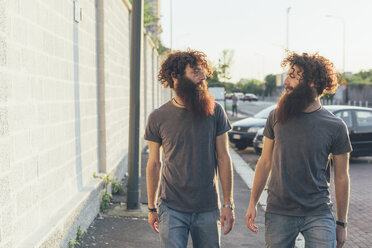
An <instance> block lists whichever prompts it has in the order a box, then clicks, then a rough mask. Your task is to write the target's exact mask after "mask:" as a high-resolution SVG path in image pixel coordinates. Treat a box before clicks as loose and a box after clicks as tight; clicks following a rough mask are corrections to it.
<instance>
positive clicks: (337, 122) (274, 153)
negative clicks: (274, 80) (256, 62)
mask: <svg viewBox="0 0 372 248" xmlns="http://www.w3.org/2000/svg"><path fill="white" fill-rule="evenodd" d="M287 65H289V71H288V76H287V78H286V79H285V81H284V85H285V92H284V93H283V95H282V96H281V98H280V99H279V101H278V106H277V109H276V110H273V111H272V112H271V113H270V115H269V117H268V119H267V122H266V125H265V129H264V133H263V134H264V147H263V152H262V155H261V157H260V159H259V161H258V163H257V166H256V170H255V176H254V182H253V188H252V194H251V198H250V202H249V206H248V209H247V213H246V216H245V220H246V223H247V227H248V228H249V229H250V230H252V231H253V232H257V231H258V227H257V226H256V225H255V217H256V214H257V203H258V201H259V198H260V196H261V193H262V191H263V189H264V187H265V185H266V182H267V179H268V177H269V174H270V172H271V177H270V182H269V186H268V198H267V207H266V213H265V242H266V247H294V245H295V240H296V237H297V235H298V234H299V233H300V232H301V233H302V234H303V236H304V238H305V243H306V247H336V245H337V247H342V246H343V244H344V243H345V241H346V237H347V212H348V206H349V192H350V188H349V187H350V186H349V172H348V170H349V153H350V152H351V150H352V149H351V144H350V140H349V135H348V129H347V126H346V124H345V123H344V122H343V121H342V120H341V119H339V118H337V117H335V116H334V115H333V114H332V113H330V112H329V111H327V110H326V109H325V108H323V107H322V106H321V104H320V100H319V98H320V97H321V96H322V95H323V94H324V93H334V92H335V90H336V88H337V86H338V84H337V76H336V73H335V71H334V67H333V64H332V63H331V62H330V61H329V60H328V59H326V58H324V57H322V56H320V55H318V54H317V53H316V54H313V55H309V54H307V53H303V54H302V55H300V54H296V53H291V54H289V55H288V57H287V58H285V59H284V60H283V62H282V66H283V67H286V66H287ZM331 154H332V157H333V162H334V163H333V164H334V185H335V196H336V209H337V216H336V223H335V220H334V216H333V215H332V202H331V198H330V192H329V186H330V163H329V157H330V155H331Z"/></svg>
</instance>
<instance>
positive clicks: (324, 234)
mask: <svg viewBox="0 0 372 248" xmlns="http://www.w3.org/2000/svg"><path fill="white" fill-rule="evenodd" d="M300 232H301V233H302V235H303V236H304V238H305V247H306V248H312V247H319V248H323V247H324V248H326V247H327V248H328V247H329V248H334V247H336V226H335V220H334V218H333V215H332V213H329V214H324V215H318V216H300V217H298V216H288V215H280V214H273V213H268V212H266V213H265V241H266V247H270V248H275V247H278V248H279V247H280V248H283V247H294V245H295V241H296V237H297V235H298V234H299V233H300Z"/></svg>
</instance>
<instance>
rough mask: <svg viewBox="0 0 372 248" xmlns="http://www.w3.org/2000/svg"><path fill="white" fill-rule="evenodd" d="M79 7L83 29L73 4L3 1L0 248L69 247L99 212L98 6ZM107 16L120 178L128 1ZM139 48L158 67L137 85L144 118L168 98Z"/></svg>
mask: <svg viewBox="0 0 372 248" xmlns="http://www.w3.org/2000/svg"><path fill="white" fill-rule="evenodd" d="M77 2H78V3H79V5H80V7H81V8H82V17H83V19H82V20H81V21H80V22H79V23H77V22H75V21H74V18H73V14H74V0H54V1H41V0H34V1H29V0H8V1H0V248H3V247H27V248H29V247H48V248H50V247H67V243H68V240H69V239H70V238H75V236H76V231H77V228H78V226H81V227H82V229H83V230H84V229H86V228H87V227H88V226H89V224H90V223H91V221H92V220H93V219H94V217H95V216H96V214H97V213H98V209H99V199H100V197H99V195H100V189H101V182H100V181H99V180H97V179H93V177H92V174H93V172H99V157H98V149H99V145H100V144H99V142H98V118H99V113H98V107H97V105H98V99H97V95H98V92H97V90H98V87H97V85H98V78H97V19H96V14H97V13H96V11H97V9H96V1H91V0H78V1H77ZM104 11H105V20H104V30H105V34H104V48H105V54H104V56H105V64H104V67H105V85H106V96H105V104H106V109H105V113H106V132H107V139H106V151H107V158H106V163H107V170H106V171H107V172H110V173H114V174H116V175H119V176H120V175H121V176H123V172H125V171H126V164H127V162H126V158H127V150H128V128H129V85H130V82H129V63H130V62H129V60H130V56H129V52H130V39H129V37H130V4H129V3H128V1H127V0H110V1H104ZM144 43H145V44H146V50H147V52H146V56H145V55H144V62H143V63H144V64H146V66H147V67H148V68H156V70H150V69H149V70H147V72H146V84H145V83H144V80H143V86H144V87H145V86H146V96H147V97H148V99H147V103H146V105H144V104H142V110H141V111H142V112H141V113H146V115H148V114H149V113H150V112H151V110H152V109H154V108H156V107H158V106H159V105H161V104H162V103H164V102H165V101H167V100H168V99H169V97H170V91H169V90H164V89H163V88H162V87H161V86H160V85H159V84H158V83H157V82H154V81H153V80H154V79H155V78H156V75H154V74H157V69H158V67H159V64H158V61H159V60H158V55H157V54H156V51H155V49H154V48H153V47H152V46H151V44H150V42H149V41H148V40H147V41H146V42H145V41H144ZM152 61H154V62H152ZM143 92H145V91H143ZM154 92H157V94H156V93H154ZM156 95H158V96H159V97H158V100H156ZM146 115H145V116H144V120H143V122H142V124H141V130H143V129H144V125H145V119H146V118H147V116H146ZM142 132H143V131H142ZM142 135H143V133H142Z"/></svg>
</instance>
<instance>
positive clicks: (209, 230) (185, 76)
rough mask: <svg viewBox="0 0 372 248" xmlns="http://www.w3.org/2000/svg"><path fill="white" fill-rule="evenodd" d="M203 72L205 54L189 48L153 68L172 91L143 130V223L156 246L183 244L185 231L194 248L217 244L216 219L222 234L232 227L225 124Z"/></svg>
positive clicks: (209, 72)
mask: <svg viewBox="0 0 372 248" xmlns="http://www.w3.org/2000/svg"><path fill="white" fill-rule="evenodd" d="M206 74H207V75H208V76H211V75H212V70H211V68H210V66H209V65H208V62H207V59H206V55H205V54H204V53H202V52H199V51H194V50H188V51H185V52H182V51H177V52H173V53H171V54H169V55H168V56H167V58H166V59H165V61H164V62H163V63H162V65H161V69H160V72H159V76H158V78H159V81H160V82H161V83H162V84H163V85H164V86H165V87H169V88H171V89H172V90H174V93H175V96H174V98H173V99H172V100H170V101H169V102H167V103H165V104H164V105H162V106H161V107H160V108H158V109H156V110H154V111H153V112H152V113H151V114H150V116H149V118H148V123H147V127H146V131H145V139H146V140H147V141H148V146H149V151H150V154H149V160H148V163H147V170H146V171H147V194H148V207H149V214H148V223H149V225H150V226H151V228H152V229H153V230H154V231H155V232H158V233H160V242H161V246H162V247H180V248H186V247H187V242H188V237H189V234H191V238H192V241H193V245H194V247H220V233H221V223H222V229H224V227H225V222H226V223H227V224H226V229H225V232H224V234H227V233H229V232H230V230H231V229H232V227H233V225H234V220H235V216H234V202H233V190H232V188H233V174H232V163H231V158H230V155H229V152H228V138H227V131H228V130H230V124H229V121H228V120H227V117H226V113H225V111H224V110H223V108H222V107H221V106H220V105H219V104H218V103H216V102H215V101H214V99H213V97H212V96H211V95H210V94H209V92H208V90H207V83H206V81H205V79H206ZM160 148H162V150H163V151H164V155H165V156H164V157H165V159H164V161H165V163H164V166H163V168H162V170H161V167H162V163H161V158H162V156H161V149H160ZM160 173H161V180H160ZM217 175H219V176H220V181H221V186H222V191H223V192H222V193H223V202H224V204H223V207H222V212H220V200H219V192H218V178H217ZM159 181H160V182H161V183H160V190H159V189H158V188H159Z"/></svg>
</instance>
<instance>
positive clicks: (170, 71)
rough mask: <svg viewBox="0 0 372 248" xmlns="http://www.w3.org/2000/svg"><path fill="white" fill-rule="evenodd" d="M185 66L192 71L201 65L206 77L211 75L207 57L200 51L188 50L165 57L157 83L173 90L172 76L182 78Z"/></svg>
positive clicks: (211, 71)
mask: <svg viewBox="0 0 372 248" xmlns="http://www.w3.org/2000/svg"><path fill="white" fill-rule="evenodd" d="M187 65H190V67H191V68H193V69H195V68H196V67H197V66H198V65H201V66H202V68H203V70H204V73H205V74H206V76H207V77H211V76H212V75H213V70H212V68H211V67H210V65H209V64H208V61H207V55H206V54H205V53H203V52H200V51H196V50H191V49H188V50H187V51H174V52H172V53H170V54H168V55H167V57H166V58H165V60H164V62H163V63H162V65H161V67H160V71H159V74H158V80H159V82H160V83H161V84H162V85H164V87H166V88H167V87H170V88H174V82H173V80H172V75H173V77H176V78H180V77H182V76H183V75H184V74H185V69H186V67H187Z"/></svg>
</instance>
